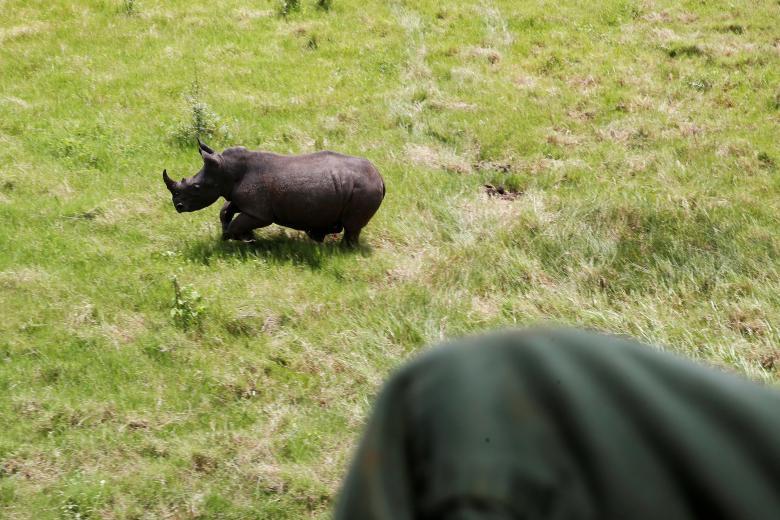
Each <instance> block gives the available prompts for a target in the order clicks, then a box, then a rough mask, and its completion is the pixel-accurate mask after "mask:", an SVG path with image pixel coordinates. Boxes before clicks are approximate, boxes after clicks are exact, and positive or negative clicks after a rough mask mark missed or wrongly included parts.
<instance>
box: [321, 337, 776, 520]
mask: <svg viewBox="0 0 780 520" xmlns="http://www.w3.org/2000/svg"><path fill="white" fill-rule="evenodd" d="M335 517H336V518H337V519H338V520H346V519H361V520H370V519H387V520H390V519H392V520H405V519H412V518H415V519H416V518H423V519H438V518H442V519H443V518H447V519H471V518H474V519H477V518H480V519H482V518H484V519H494V518H495V519H499V518H501V519H505V518H506V519H508V518H523V519H526V518H527V519H535V518H546V519H563V518H567V519H568V518H610V519H632V518H647V519H650V518H652V519H664V520H669V519H677V518H707V519H712V518H734V519H778V518H780V394H779V393H778V392H776V391H774V390H772V389H770V388H766V387H762V386H760V385H758V384H754V383H751V382H748V381H745V380H743V379H741V378H739V377H736V376H733V375H729V374H726V373H723V372H720V371H717V370H715V369H712V368H708V367H704V366H700V365H697V364H694V363H693V362H690V361H688V360H684V359H680V358H678V357H676V356H673V355H670V354H667V353H664V352H660V351H658V350H656V349H653V348H651V347H647V346H644V345H640V344H637V343H635V342H632V341H629V340H624V339H620V338H616V337H611V336H604V335H598V334H592V333H587V332H582V331H574V330H534V331H525V332H503V333H498V334H493V335H489V336H482V337H475V338H470V339H465V340H462V341H460V342H456V343H453V344H449V345H446V346H443V347H439V348H436V349H432V350H431V351H429V352H427V353H425V354H424V355H422V356H421V357H419V358H418V359H416V360H414V361H413V362H411V363H409V364H408V365H406V366H405V367H403V368H402V369H400V370H399V371H398V372H397V373H396V374H395V375H394V376H393V377H392V378H391V379H390V380H389V382H388V383H387V384H386V385H385V387H384V389H383V390H382V392H381V393H380V396H379V397H378V400H377V402H376V405H375V409H374V411H373V414H372V416H371V418H370V420H369V422H368V425H367V427H366V431H365V433H364V437H363V439H362V441H361V444H360V446H359V449H358V451H357V454H356V455H355V459H354V461H353V464H352V467H351V470H350V472H349V474H348V476H347V479H346V481H345V483H344V487H343V490H342V492H341V495H340V498H339V500H338V503H337V507H336V513H335Z"/></svg>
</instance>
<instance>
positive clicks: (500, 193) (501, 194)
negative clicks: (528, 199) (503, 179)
mask: <svg viewBox="0 0 780 520" xmlns="http://www.w3.org/2000/svg"><path fill="white" fill-rule="evenodd" d="M483 187H484V189H485V193H487V196H488V197H490V198H498V199H501V200H515V199H517V198H518V197H520V196H521V195H522V194H523V192H521V191H516V190H512V189H508V188H505V187H504V186H501V185H499V186H493V185H492V184H485V185H484V186H483Z"/></svg>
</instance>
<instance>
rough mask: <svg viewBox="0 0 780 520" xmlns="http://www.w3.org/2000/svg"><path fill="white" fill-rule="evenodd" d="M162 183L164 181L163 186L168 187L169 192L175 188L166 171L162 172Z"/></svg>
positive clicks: (174, 183) (174, 182)
mask: <svg viewBox="0 0 780 520" xmlns="http://www.w3.org/2000/svg"><path fill="white" fill-rule="evenodd" d="M163 181H165V185H166V186H168V189H169V190H172V189H173V188H174V186H176V181H174V180H173V179H171V178H170V177H168V170H163Z"/></svg>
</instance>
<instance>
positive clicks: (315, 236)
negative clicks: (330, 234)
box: [306, 229, 327, 242]
mask: <svg viewBox="0 0 780 520" xmlns="http://www.w3.org/2000/svg"><path fill="white" fill-rule="evenodd" d="M306 234H307V235H308V236H309V238H311V239H312V240H314V241H315V242H322V241H324V240H325V235H327V233H326V232H325V231H323V230H321V229H310V230H308V231H307V232H306Z"/></svg>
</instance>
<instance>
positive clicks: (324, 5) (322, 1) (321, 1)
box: [317, 0, 333, 11]
mask: <svg viewBox="0 0 780 520" xmlns="http://www.w3.org/2000/svg"><path fill="white" fill-rule="evenodd" d="M332 6H333V1H332V0H317V9H321V10H323V11H330V8H331V7H332Z"/></svg>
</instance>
